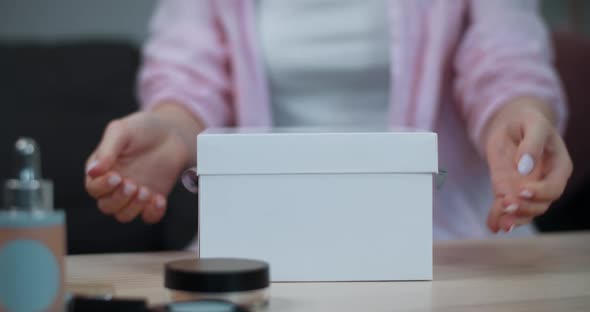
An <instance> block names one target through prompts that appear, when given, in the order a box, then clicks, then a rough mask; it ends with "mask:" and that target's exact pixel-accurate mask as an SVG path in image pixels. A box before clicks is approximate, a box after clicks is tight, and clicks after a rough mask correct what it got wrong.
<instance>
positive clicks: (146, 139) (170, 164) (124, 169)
mask: <svg viewBox="0 0 590 312" xmlns="http://www.w3.org/2000/svg"><path fill="white" fill-rule="evenodd" d="M167 113H168V112H163V113H162V112H158V111H145V112H138V113H134V114H132V115H129V116H127V117H125V118H123V119H119V120H115V121H112V122H111V123H110V124H109V125H108V126H107V128H106V130H105V132H104V135H103V137H102V140H101V142H100V144H99V145H98V147H97V148H96V150H95V151H94V152H93V153H92V155H91V156H90V157H89V159H88V161H87V167H86V168H87V169H86V171H87V174H86V181H85V183H86V189H87V191H88V193H89V194H90V195H91V196H92V197H94V198H95V199H96V200H97V204H98V208H99V209H100V210H101V211H102V212H103V213H105V214H108V215H113V216H114V217H115V218H116V219H117V220H118V221H120V222H129V221H131V220H133V219H135V218H136V217H137V216H139V215H141V216H142V218H143V220H144V221H145V222H146V223H155V222H158V221H159V220H160V219H161V218H162V217H163V216H164V212H165V210H166V197H167V195H168V194H169V193H170V191H171V190H172V187H173V186H174V184H175V182H176V180H177V178H178V176H179V175H180V173H181V171H182V170H183V169H184V168H186V167H187V166H188V165H189V163H190V161H191V155H193V154H192V153H191V151H190V149H191V147H192V146H191V144H190V140H189V142H187V139H186V138H185V137H184V136H183V133H182V132H183V130H182V129H183V128H184V129H187V128H190V127H182V126H179V123H181V122H182V121H187V119H186V115H185V117H179V118H180V119H179V120H175V119H174V118H170V116H171V114H167ZM181 114H186V112H185V111H182V112H181ZM183 118H184V119H183ZM187 122H191V121H187ZM192 122H194V119H192ZM195 131H196V130H195ZM195 135H196V132H194V133H191V134H190V135H189V136H190V137H192V138H194V136H195ZM192 141H194V139H193V140H192Z"/></svg>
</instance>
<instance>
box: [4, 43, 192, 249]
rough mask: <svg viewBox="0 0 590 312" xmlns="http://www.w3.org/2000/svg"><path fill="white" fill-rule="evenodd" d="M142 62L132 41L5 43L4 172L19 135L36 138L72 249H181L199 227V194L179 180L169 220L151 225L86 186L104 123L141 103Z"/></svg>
mask: <svg viewBox="0 0 590 312" xmlns="http://www.w3.org/2000/svg"><path fill="white" fill-rule="evenodd" d="M138 64H139V53H138V50H137V48H136V47H135V46H133V45H130V44H127V43H117V42H87V43H84V42H76V43H72V44H24V43H20V44H18V43H17V44H14V43H13V44H9V45H8V44H5V45H0V99H1V101H2V105H0V159H1V160H2V161H0V179H2V180H4V179H5V178H6V177H9V176H11V174H12V170H13V169H12V167H11V165H12V161H11V160H12V159H11V152H12V146H13V143H14V142H15V140H16V138H17V137H19V136H31V137H33V138H35V139H36V140H37V141H38V142H39V144H40V146H41V151H42V157H43V174H44V176H45V177H47V178H50V179H52V180H53V181H54V183H55V206H56V207H58V208H63V209H64V210H65V211H66V214H67V231H68V235H67V236H68V242H67V244H68V251H69V253H98V252H123V251H125V252H131V251H144V250H167V249H182V248H183V247H185V246H186V245H187V244H188V243H189V242H190V240H191V239H192V238H193V236H194V235H195V233H196V226H197V211H196V207H197V200H196V197H195V196H194V195H191V194H189V193H188V192H186V191H184V190H183V189H181V188H180V187H178V186H177V187H176V188H175V190H174V191H173V194H172V196H171V197H170V199H169V202H170V209H169V210H168V212H167V214H166V216H165V218H164V220H163V221H162V222H160V223H158V224H156V225H152V226H150V225H145V224H143V223H142V222H141V221H140V220H136V221H135V222H132V223H130V224H119V223H118V222H116V221H115V220H114V219H113V218H111V217H107V216H104V215H102V214H101V213H100V212H99V211H98V209H97V208H96V202H95V201H94V200H92V199H91V198H90V197H89V196H88V195H87V194H86V192H85V190H84V185H83V178H84V162H85V160H86V158H87V157H88V155H90V153H91V152H92V151H93V149H94V148H95V147H96V144H97V143H98V142H99V140H100V137H101V135H102V131H103V129H104V127H105V125H106V124H107V123H108V122H109V121H110V120H111V119H113V118H116V117H121V116H124V115H126V114H129V113H131V112H133V111H135V110H137V102H136V100H135V96H134V81H135V75H136V71H137V67H138ZM0 196H1V195H0Z"/></svg>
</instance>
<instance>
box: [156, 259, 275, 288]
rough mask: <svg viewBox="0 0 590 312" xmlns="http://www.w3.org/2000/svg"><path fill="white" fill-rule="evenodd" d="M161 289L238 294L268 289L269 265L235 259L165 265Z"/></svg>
mask: <svg viewBox="0 0 590 312" xmlns="http://www.w3.org/2000/svg"><path fill="white" fill-rule="evenodd" d="M164 274H165V277H164V286H165V287H166V288H169V289H174V290H181V291H189V292H209V293H222V292H237V291H248V290H257V289H262V288H266V287H268V285H269V283H270V281H269V280H270V278H269V275H270V274H269V265H268V263H266V262H264V261H259V260H250V259H236V258H206V259H187V260H178V261H172V262H168V263H166V267H165V273H164Z"/></svg>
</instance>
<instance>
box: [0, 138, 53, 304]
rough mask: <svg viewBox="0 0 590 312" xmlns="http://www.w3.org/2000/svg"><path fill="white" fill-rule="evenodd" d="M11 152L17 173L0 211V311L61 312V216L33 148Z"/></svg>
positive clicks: (23, 144) (22, 144)
mask: <svg viewBox="0 0 590 312" xmlns="http://www.w3.org/2000/svg"><path fill="white" fill-rule="evenodd" d="M15 152H16V156H17V157H16V159H17V162H18V163H17V165H16V166H15V168H17V172H16V175H15V178H14V179H10V180H7V181H6V183H5V185H4V205H3V207H1V208H2V209H1V210H0V311H9V312H17V311H18V312H21V311H22V312H26V311H62V309H63V296H64V254H65V228H64V224H65V215H64V213H63V211H53V187H52V183H51V181H49V180H43V179H42V178H41V164H40V153H39V148H38V146H37V144H36V143H35V142H34V141H33V140H32V139H26V138H24V139H19V140H18V141H17V143H16V146H15Z"/></svg>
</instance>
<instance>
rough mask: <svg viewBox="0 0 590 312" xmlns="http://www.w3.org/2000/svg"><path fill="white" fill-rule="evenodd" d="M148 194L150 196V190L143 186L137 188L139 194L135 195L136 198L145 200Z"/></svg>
mask: <svg viewBox="0 0 590 312" xmlns="http://www.w3.org/2000/svg"><path fill="white" fill-rule="evenodd" d="M149 196H150V192H149V191H148V190H147V189H146V188H145V187H141V188H140V189H139V195H137V198H138V199H139V200H146V199H148V197H149Z"/></svg>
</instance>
